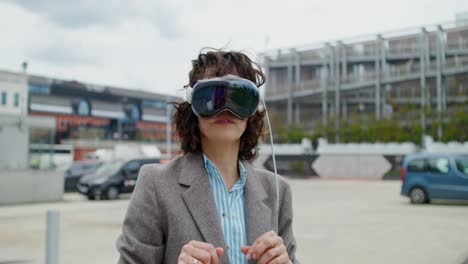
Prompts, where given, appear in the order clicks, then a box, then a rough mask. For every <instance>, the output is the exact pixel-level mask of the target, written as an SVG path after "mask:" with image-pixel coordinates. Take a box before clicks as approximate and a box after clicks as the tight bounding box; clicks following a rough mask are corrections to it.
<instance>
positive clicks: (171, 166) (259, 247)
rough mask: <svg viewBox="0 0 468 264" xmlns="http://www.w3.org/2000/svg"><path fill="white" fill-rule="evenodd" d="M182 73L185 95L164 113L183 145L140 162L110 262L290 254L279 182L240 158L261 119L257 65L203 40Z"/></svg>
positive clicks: (286, 206)
mask: <svg viewBox="0 0 468 264" xmlns="http://www.w3.org/2000/svg"><path fill="white" fill-rule="evenodd" d="M189 79H190V80H189V85H190V88H188V89H190V90H191V91H192V93H191V98H190V97H189V100H188V101H186V102H183V103H180V104H178V105H177V107H176V112H175V114H174V121H175V125H176V133H177V135H178V136H179V138H180V142H181V150H182V151H183V153H184V154H183V155H182V156H180V157H177V158H175V159H173V160H172V161H170V162H169V163H167V164H165V165H159V164H154V165H145V166H143V167H142V168H141V170H140V174H139V177H138V182H137V185H136V188H135V191H134V192H133V194H132V198H131V200H130V204H129V207H128V210H127V214H126V217H125V220H124V224H123V232H122V235H121V236H120V237H119V238H118V240H117V248H118V250H119V252H120V254H121V256H120V260H119V263H186V264H198V263H203V264H209V263H212V264H216V263H233V264H235V263H247V262H248V261H250V263H262V264H263V263H278V264H283V263H284V264H286V263H298V261H297V260H296V257H295V252H296V242H295V238H294V235H293V231H292V201H291V199H292V198H291V190H290V188H289V185H288V184H287V183H286V182H285V181H284V180H283V179H282V178H281V177H280V178H279V179H278V183H277V184H278V186H276V184H275V175H274V174H273V173H271V172H268V171H265V170H259V169H256V168H254V167H253V166H252V165H251V164H250V163H249V161H250V160H252V159H253V158H254V156H255V155H256V153H257V143H258V139H259V138H260V137H261V136H262V129H263V117H264V112H263V111H258V110H257V105H258V97H259V94H258V88H257V87H259V86H261V85H262V84H263V83H264V81H265V76H264V74H263V73H262V71H261V69H260V67H259V66H258V65H257V64H256V63H254V62H252V61H251V60H250V59H249V58H248V57H247V56H246V55H245V54H243V53H241V52H225V51H220V50H212V51H208V52H206V53H203V52H202V53H200V54H199V56H198V58H197V59H195V60H193V61H192V70H191V71H190V73H189ZM192 87H193V88H192ZM277 187H278V189H279V191H278V192H277Z"/></svg>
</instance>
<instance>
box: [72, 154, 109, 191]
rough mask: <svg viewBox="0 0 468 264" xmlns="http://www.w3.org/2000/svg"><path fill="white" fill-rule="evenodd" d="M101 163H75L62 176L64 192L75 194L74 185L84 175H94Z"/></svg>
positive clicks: (97, 161)
mask: <svg viewBox="0 0 468 264" xmlns="http://www.w3.org/2000/svg"><path fill="white" fill-rule="evenodd" d="M101 165H102V161H99V160H81V161H75V162H74V163H73V164H72V165H71V167H70V168H68V169H67V170H66V171H65V175H64V189H65V192H77V191H78V189H77V188H76V185H77V184H78V181H79V180H80V179H81V177H83V176H84V175H88V174H91V173H94V172H95V171H96V170H97V169H98V168H99V166H101Z"/></svg>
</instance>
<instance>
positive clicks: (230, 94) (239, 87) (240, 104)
mask: <svg viewBox="0 0 468 264" xmlns="http://www.w3.org/2000/svg"><path fill="white" fill-rule="evenodd" d="M259 100H260V93H259V91H258V87H257V85H256V84H255V83H253V82H252V81H250V80H247V79H244V78H240V77H238V76H235V75H226V76H223V77H216V78H212V79H204V80H199V81H198V82H197V83H196V84H195V85H194V86H193V88H192V87H187V88H186V101H187V102H188V103H189V104H191V106H192V111H193V112H194V113H195V115H197V116H199V117H212V116H215V115H217V114H219V113H220V112H222V111H224V110H229V111H230V112H231V113H233V114H234V115H235V116H237V117H238V118H241V119H244V118H249V117H251V116H253V115H254V114H255V112H257V109H258V108H259Z"/></svg>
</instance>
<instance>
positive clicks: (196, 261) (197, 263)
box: [178, 240, 224, 264]
mask: <svg viewBox="0 0 468 264" xmlns="http://www.w3.org/2000/svg"><path fill="white" fill-rule="evenodd" d="M223 253H224V249H223V248H221V247H217V248H215V247H214V246H213V245H212V244H208V243H204V242H200V241H194V240H192V241H190V242H189V243H188V244H185V245H184V246H183V247H182V250H181V252H180V255H179V259H178V264H218V263H219V261H220V259H221V257H222V256H223Z"/></svg>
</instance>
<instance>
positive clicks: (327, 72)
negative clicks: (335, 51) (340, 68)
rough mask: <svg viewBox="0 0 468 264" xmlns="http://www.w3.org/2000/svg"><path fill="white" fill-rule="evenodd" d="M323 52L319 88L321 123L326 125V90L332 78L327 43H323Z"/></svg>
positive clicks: (328, 45)
mask: <svg viewBox="0 0 468 264" xmlns="http://www.w3.org/2000/svg"><path fill="white" fill-rule="evenodd" d="M323 49H324V53H325V54H326V56H324V59H323V61H322V76H321V82H320V85H321V88H322V125H323V126H324V127H326V126H327V125H328V90H329V86H330V85H331V84H330V81H331V79H332V74H331V71H332V64H331V63H330V62H331V57H332V55H331V53H332V51H331V49H332V47H331V45H330V44H329V43H327V44H326V45H325V47H324V48H323Z"/></svg>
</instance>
